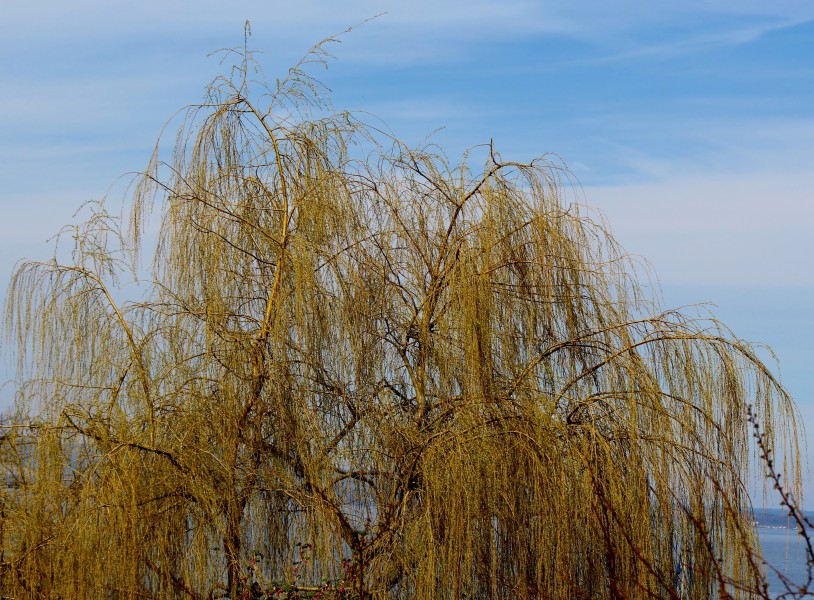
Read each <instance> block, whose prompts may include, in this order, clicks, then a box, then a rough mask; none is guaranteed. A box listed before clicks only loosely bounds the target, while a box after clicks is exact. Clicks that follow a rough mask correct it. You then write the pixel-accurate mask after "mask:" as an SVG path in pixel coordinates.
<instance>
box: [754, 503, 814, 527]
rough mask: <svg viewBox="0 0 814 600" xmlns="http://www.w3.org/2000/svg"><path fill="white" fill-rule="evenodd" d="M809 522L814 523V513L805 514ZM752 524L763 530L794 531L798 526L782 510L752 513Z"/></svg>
mask: <svg viewBox="0 0 814 600" xmlns="http://www.w3.org/2000/svg"><path fill="white" fill-rule="evenodd" d="M803 514H804V515H805V516H806V517H807V518H808V520H809V521H811V522H812V523H814V512H811V511H805V512H804V513H803ZM752 522H753V523H754V524H755V525H756V526H757V527H760V528H762V529H788V530H790V531H794V530H796V529H797V524H796V523H794V522H793V521H792V520H791V517H789V515H788V512H787V511H785V510H783V509H780V508H761V509H757V510H754V511H752Z"/></svg>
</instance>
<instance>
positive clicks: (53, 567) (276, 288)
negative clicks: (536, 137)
mask: <svg viewBox="0 0 814 600" xmlns="http://www.w3.org/2000/svg"><path fill="white" fill-rule="evenodd" d="M232 56H236V57H237V65H236V67H235V68H234V69H233V71H232V72H231V75H230V76H229V77H227V78H223V79H219V80H217V81H215V82H214V83H213V85H212V86H211V87H210V88H209V90H208V92H207V97H206V100H205V102H204V103H202V104H200V105H196V106H193V107H191V108H189V109H188V110H187V111H186V113H184V115H185V118H184V119H183V124H182V126H181V128H180V132H179V134H178V137H177V142H176V144H175V150H174V152H173V153H172V155H171V157H170V158H168V159H166V160H165V159H164V158H163V157H162V155H161V153H160V152H158V151H157V152H156V154H155V156H154V157H153V159H152V160H151V161H150V164H149V166H148V167H147V169H146V170H145V171H144V173H143V174H142V175H141V176H140V177H139V179H138V180H137V181H136V183H135V185H134V186H133V187H132V189H131V193H130V194H129V195H128V204H127V207H128V210H129V212H128V214H127V216H126V217H125V218H124V219H121V220H120V219H118V218H116V217H115V216H113V215H111V214H109V213H108V212H106V209H105V207H104V205H101V204H99V205H94V206H92V207H91V210H90V212H91V216H90V218H89V219H88V220H87V221H86V222H84V223H83V224H81V225H79V226H77V227H76V228H74V229H70V230H66V231H65V232H63V234H62V236H61V238H60V239H61V243H62V244H63V245H64V244H65V243H66V242H72V243H73V254H72V256H71V258H70V259H67V260H57V259H54V260H53V261H50V262H44V263H35V262H27V263H23V264H22V265H21V266H20V267H19V269H18V270H17V272H16V274H15V275H14V278H13V281H12V283H11V287H10V292H9V303H8V309H7V321H6V326H7V327H6V328H7V333H8V335H9V336H10V338H11V341H12V342H13V343H14V344H16V346H17V348H18V353H19V372H20V375H19V394H18V402H17V404H16V406H15V409H14V413H13V414H12V416H11V417H10V419H9V422H8V423H7V424H6V425H5V427H4V428H3V436H2V444H0V464H2V467H3V469H4V477H5V482H6V484H7V485H6V487H5V488H4V491H3V492H2V497H1V498H0V501H1V502H2V505H1V507H0V508H1V509H2V513H0V552H2V574H1V575H2V576H1V577H0V581H2V583H0V588H2V593H3V594H5V595H7V596H9V597H15V598H179V599H180V598H191V599H201V600H203V599H208V598H223V597H231V598H243V597H253V598H261V597H266V596H267V595H268V596H269V597H275V596H273V595H274V594H275V593H276V594H277V595H276V597H322V598H359V599H362V598H381V599H385V598H405V599H406V598H449V599H458V598H646V597H653V598H696V599H704V600H706V599H708V598H715V597H729V595H730V594H731V595H732V596H735V597H750V595H751V594H752V592H756V591H759V590H760V589H761V585H762V582H763V576H762V575H761V564H760V561H759V559H758V557H757V555H756V554H755V544H756V540H755V534H754V531H753V529H752V527H751V524H750V517H749V514H748V513H747V512H746V511H747V509H748V507H749V499H748V494H747V488H748V481H747V474H748V473H749V469H750V459H751V453H752V450H751V449H750V448H751V446H750V434H751V429H750V425H749V423H748V421H747V409H748V407H750V406H751V407H752V410H753V411H754V413H755V415H756V418H757V420H758V421H759V422H760V423H761V425H762V427H763V429H764V431H766V432H767V434H768V435H767V439H768V440H775V439H777V440H784V441H785V443H786V447H785V456H786V457H788V459H789V465H790V468H791V470H792V474H794V473H796V471H795V469H797V466H796V464H797V463H796V460H795V459H796V456H797V453H796V444H797V437H796V432H795V430H794V410H795V409H794V407H793V404H792V403H791V400H790V399H789V398H788V396H787V395H786V393H785V392H784V391H783V389H782V388H781V387H780V386H779V384H778V383H777V381H776V380H775V379H774V377H773V376H772V374H771V372H770V371H769V370H768V369H767V368H766V367H764V365H763V364H762V363H761V362H760V361H759V360H758V359H757V358H756V355H755V352H754V350H753V348H752V347H750V346H749V345H748V344H746V343H744V342H742V341H740V340H738V339H737V338H736V337H734V336H733V335H732V334H731V333H730V332H728V330H727V329H725V328H724V327H723V326H722V325H720V324H719V323H717V322H716V321H714V320H712V319H711V318H705V319H697V318H693V317H691V316H689V315H690V313H686V312H679V311H671V310H661V309H659V308H658V306H657V304H656V303H655V302H653V301H652V297H651V296H652V294H649V293H645V292H646V290H645V289H643V288H642V287H641V286H640V283H639V281H638V279H637V277H636V271H635V269H634V268H633V265H632V264H631V261H630V260H629V259H628V258H627V257H626V255H625V254H624V253H623V252H622V251H621V249H620V248H619V247H618V246H617V245H616V243H615V242H614V240H613V238H612V237H611V236H610V235H609V233H608V231H607V229H606V228H605V227H604V226H603V225H602V224H601V223H598V222H596V221H595V220H591V219H589V218H587V216H586V213H585V210H584V209H582V208H580V207H579V205H578V204H577V203H575V202H573V201H569V198H568V197H567V196H566V193H565V191H566V190H567V189H570V182H569V181H568V179H567V178H568V175H567V172H565V171H564V170H563V169H561V168H560V167H559V166H558V165H557V164H556V163H552V162H549V161H547V160H545V159H538V160H535V161H533V162H530V163H528V164H520V163H515V162H508V161H505V160H503V159H502V158H501V157H500V156H499V155H498V154H497V153H496V152H495V151H494V149H493V148H492V147H491V146H487V147H483V148H480V149H475V150H474V151H473V153H472V154H471V155H469V156H467V157H464V159H463V160H462V161H461V162H460V163H457V164H456V163H451V162H450V161H448V160H447V159H446V158H445V157H444V156H443V155H442V154H441V153H440V151H438V150H437V149H433V148H432V147H429V148H417V149H414V148H408V147H406V146H405V145H404V144H402V143H400V142H399V141H398V140H396V139H394V138H393V137H392V136H389V135H386V134H384V133H381V132H380V131H378V130H376V129H375V128H373V127H371V126H369V125H366V124H364V123H363V122H362V121H360V120H359V119H357V118H356V117H354V116H353V115H348V114H333V113H332V112H331V110H332V109H331V108H330V104H329V103H328V101H327V100H326V96H325V92H326V90H325V89H323V88H322V87H321V86H320V84H319V83H318V82H317V81H316V80H314V79H312V78H311V77H310V76H309V75H308V72H307V69H308V68H309V63H314V64H316V65H319V64H320V63H322V62H324V60H325V59H326V54H325V50H324V45H319V46H317V47H316V48H315V49H314V50H313V51H312V53H311V54H309V55H308V57H307V58H306V60H305V61H304V62H303V63H301V64H300V65H299V66H298V67H296V68H295V69H293V70H291V72H290V73H289V74H288V76H287V78H285V79H284V80H282V81H279V82H277V83H276V84H275V85H273V86H271V87H270V88H269V87H264V86H263V85H262V84H260V83H258V82H256V81H253V80H252V77H253V76H254V72H255V71H254V70H253V69H254V63H253V62H252V60H251V57H250V55H249V54H248V53H246V52H244V51H242V50H241V51H239V52H237V53H235V54H233V55H232ZM311 66H313V64H312V65H311ZM354 152H355V154H354ZM360 156H361V158H360ZM476 156H482V158H481V159H478V160H480V161H481V164H482V167H478V168H476V167H474V166H472V165H473V164H474V163H475V162H476V159H475V157H476ZM153 211H156V212H157V214H160V220H161V225H160V231H159V232H158V234H157V235H156V234H155V232H150V230H149V223H150V215H151V214H153ZM122 223H123V224H122ZM145 244H149V245H150V248H148V250H149V252H148V253H147V254H146V255H147V256H152V257H154V267H153V269H152V271H151V276H150V277H149V278H148V280H147V281H142V285H141V287H140V288H139V289H140V290H142V296H140V297H138V299H137V300H135V301H123V300H121V297H122V296H124V295H126V293H127V292H128V291H132V290H133V289H134V288H133V287H132V286H127V285H125V286H122V285H120V284H119V281H120V280H121V281H129V280H130V279H132V278H133V275H134V273H136V272H138V269H139V267H138V264H139V263H138V261H139V260H141V257H142V256H143V252H144V251H145V250H144V248H143V246H144V245H145ZM749 590H752V592H750V591H749Z"/></svg>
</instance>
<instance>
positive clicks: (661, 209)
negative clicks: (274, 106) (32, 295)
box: [0, 0, 814, 506]
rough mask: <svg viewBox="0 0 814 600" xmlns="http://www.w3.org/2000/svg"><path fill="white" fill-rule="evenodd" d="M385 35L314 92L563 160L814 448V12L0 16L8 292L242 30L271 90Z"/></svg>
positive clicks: (783, 8)
mask: <svg viewBox="0 0 814 600" xmlns="http://www.w3.org/2000/svg"><path fill="white" fill-rule="evenodd" d="M382 13H383V14H382ZM375 15H379V16H378V17H376V18H375V19H373V20H372V21H369V22H367V23H365V24H364V25H362V26H360V27H357V28H355V29H354V30H353V31H351V32H350V33H348V34H345V35H343V36H341V38H340V40H341V41H340V43H338V44H336V45H333V46H332V47H331V50H332V52H333V53H334V54H335V56H336V60H334V61H332V62H331V64H330V67H329V69H328V70H327V71H324V72H319V73H317V74H318V75H319V76H320V78H321V79H322V80H323V81H324V82H325V83H326V84H327V85H328V86H329V87H330V88H331V89H332V92H333V101H334V104H335V106H336V107H337V109H351V110H357V109H358V110H364V111H367V112H369V113H371V114H373V115H375V116H376V118H378V119H381V121H382V122H384V123H386V124H387V126H389V128H390V129H391V130H392V131H393V132H394V133H395V134H396V135H397V136H399V137H400V138H402V139H403V140H405V141H407V142H408V143H414V144H418V143H421V142H422V141H426V140H427V139H428V136H429V139H430V140H432V141H434V142H436V143H438V144H439V145H441V146H442V147H443V148H444V149H445V151H446V152H447V154H448V155H449V156H450V157H453V158H454V157H456V156H459V155H460V154H461V153H462V152H463V151H464V150H465V149H466V148H468V147H471V146H474V145H476V144H482V143H485V142H488V141H489V140H490V139H492V140H494V143H495V146H496V148H497V149H498V150H499V151H500V153H501V155H502V156H503V157H504V158H506V159H510V160H518V161H527V160H530V159H531V158H534V157H537V156H541V155H544V154H550V153H551V154H553V155H556V156H557V157H558V158H557V160H561V161H562V162H564V163H565V164H566V165H567V166H568V167H569V169H570V170H571V171H572V172H573V174H574V175H575V177H576V179H577V180H578V181H579V184H580V185H581V190H580V194H581V198H582V200H583V201H584V202H585V203H587V204H589V205H591V206H593V207H596V209H597V210H598V211H601V213H602V214H604V216H605V217H606V218H607V220H608V222H609V223H610V226H611V228H612V230H613V232H614V234H615V235H616V237H617V239H618V240H619V241H620V242H621V244H622V245H623V246H624V247H625V249H626V250H627V251H628V252H629V253H631V254H632V255H634V256H636V257H641V260H646V261H648V263H649V265H650V266H651V267H652V269H653V271H654V272H655V273H656V274H657V275H658V278H659V281H660V282H661V286H662V290H663V295H664V302H665V304H666V305H668V306H682V305H686V304H692V303H695V302H707V303H710V304H711V305H712V309H713V310H714V312H715V314H716V315H717V316H719V317H720V318H721V319H722V320H723V321H725V322H726V323H727V324H729V325H730V326H731V327H732V329H733V330H734V331H735V333H736V334H737V335H738V336H739V337H741V338H743V339H747V340H751V341H759V342H762V343H765V344H768V345H769V346H771V348H772V349H773V350H774V351H775V353H776V355H777V356H778V358H779V360H780V365H779V368H780V372H781V376H782V379H783V382H784V383H785V385H786V386H787V388H788V389H789V390H790V391H791V393H792V394H793V395H794V397H795V398H796V400H797V402H798V405H799V407H800V410H801V413H802V415H803V418H804V423H805V424H806V426H807V429H808V431H809V435H810V436H814V383H812V381H811V377H810V374H811V364H812V363H814V353H812V349H811V348H812V344H811V340H812V339H814V317H813V316H812V309H814V267H812V263H811V259H812V257H814V235H812V232H814V3H811V2H810V0H805V1H799V2H798V1H782V0H780V1H778V2H773V3H769V2H765V0H761V1H752V0H740V1H738V2H731V1H729V0H682V1H681V2H674V1H672V0H664V1H661V2H644V1H633V0H617V1H616V2H613V3H609V2H603V1H599V0H582V1H576V2H575V1H573V0H572V1H560V0H556V1H555V0H537V1H531V0H505V1H503V2H494V0H465V1H464V0H441V1H439V0H435V1H432V2H430V1H429V0H413V1H412V2H395V1H392V0H380V1H373V0H359V1H349V2H343V3H341V4H340V3H337V2H335V1H333V2H329V1H327V0H312V1H300V2H296V3H295V2H281V1H278V0H264V1H259V0H258V1H247V0H234V1H233V2H230V3H223V2H213V1H210V0H203V1H201V0H198V1H195V2H191V1H186V0H172V1H167V0H161V1H158V0H141V1H139V2H132V1H130V2H121V1H118V0H105V1H102V0H75V1H73V2H70V3H66V2H63V1H57V0H28V1H27V2H3V3H0V209H1V210H2V214H3V219H2V221H0V286H2V288H3V289H5V287H6V285H7V282H8V279H9V277H10V275H11V272H12V270H13V268H14V265H15V264H16V262H17V261H18V260H19V259H22V258H33V259H44V258H48V257H49V256H50V255H51V252H52V250H51V249H50V246H49V245H48V244H47V242H46V241H47V240H48V239H49V238H50V237H51V236H52V235H53V234H54V233H56V231H58V229H59V228H60V227H61V226H62V225H64V224H65V223H67V222H69V221H71V219H72V215H73V214H74V212H75V211H76V210H77V208H78V207H79V206H80V205H81V204H82V203H83V202H85V201H87V200H89V199H92V198H100V197H102V196H105V195H106V194H108V193H110V194H111V195H114V194H120V193H121V191H120V190H121V185H120V184H121V181H122V179H121V176H122V175H124V174H126V173H128V172H132V171H135V170H138V169H140V168H143V167H144V166H145V164H146V162H147V160H148V158H149V156H150V153H151V151H152V149H153V146H154V144H155V141H156V138H157V136H158V135H159V133H160V132H161V130H162V127H164V125H165V124H166V123H167V121H168V120H169V119H170V118H171V117H172V115H173V114H174V113H175V112H176V111H177V110H178V109H179V108H181V107H183V106H185V105H187V104H190V103H194V102H198V101H200V100H202V98H203V91H204V88H205V86H206V84H207V83H208V82H209V81H210V80H211V79H212V78H213V77H215V76H216V75H218V74H220V73H221V72H222V71H221V69H222V67H221V65H220V64H219V62H218V60H217V58H216V57H212V56H208V55H209V54H210V53H211V52H212V51H214V50H217V49H219V48H223V47H233V46H238V45H242V43H243V29H244V23H245V21H246V19H249V20H250V21H251V29H252V37H251V46H252V47H253V48H254V49H255V50H256V51H258V52H260V54H259V55H258V56H259V60H260V62H261V64H262V65H263V68H264V70H265V72H266V74H267V76H269V78H271V79H273V78H275V77H278V76H280V75H281V74H284V73H285V71H286V69H287V68H288V67H289V66H291V65H292V64H294V63H295V62H296V61H297V60H298V59H299V58H300V57H301V56H302V55H303V54H304V53H305V52H306V51H307V50H308V49H309V47H311V46H312V45H313V44H314V43H316V42H318V41H320V40H322V39H324V38H326V37H329V36H332V35H334V34H337V33H339V32H342V31H344V30H345V29H347V28H348V27H349V26H351V25H354V24H357V23H360V22H362V21H365V20H367V19H369V18H370V17H373V16H375ZM118 199H119V198H117V200H118ZM597 214H598V213H597ZM765 356H767V357H768V356H769V355H768V354H765ZM4 358H5V359H8V351H7V350H5V351H4ZM6 373H8V371H6ZM6 376H8V375H6ZM11 394H12V391H11V390H10V388H9V386H6V388H4V389H3V390H0V405H3V404H7V403H8V402H9V398H11ZM811 443H812V444H813V445H814V439H812V442H811ZM809 454H810V455H811V453H809ZM812 456H814V455H812ZM807 488H808V500H807V502H806V504H807V505H808V506H812V504H813V503H812V500H814V485H812V483H811V479H809V483H808V485H807Z"/></svg>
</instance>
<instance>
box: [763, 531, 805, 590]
mask: <svg viewBox="0 0 814 600" xmlns="http://www.w3.org/2000/svg"><path fill="white" fill-rule="evenodd" d="M758 535H760V546H761V548H762V550H763V556H764V558H765V559H766V560H767V561H768V562H769V564H771V565H773V566H774V567H775V568H776V569H777V570H778V571H780V573H782V574H783V575H784V576H785V577H788V578H789V579H790V580H791V581H793V582H795V583H798V584H802V583H805V581H806V555H805V542H804V541H803V540H802V538H801V537H800V536H799V535H797V532H796V530H794V529H783V528H768V527H760V528H758ZM768 578H769V591H770V592H771V593H772V594H773V595H777V594H780V593H782V592H784V591H786V588H785V587H784V586H783V584H782V583H781V581H780V579H779V577H778V575H777V574H776V573H774V572H773V571H772V570H771V569H770V570H769V571H768Z"/></svg>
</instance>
